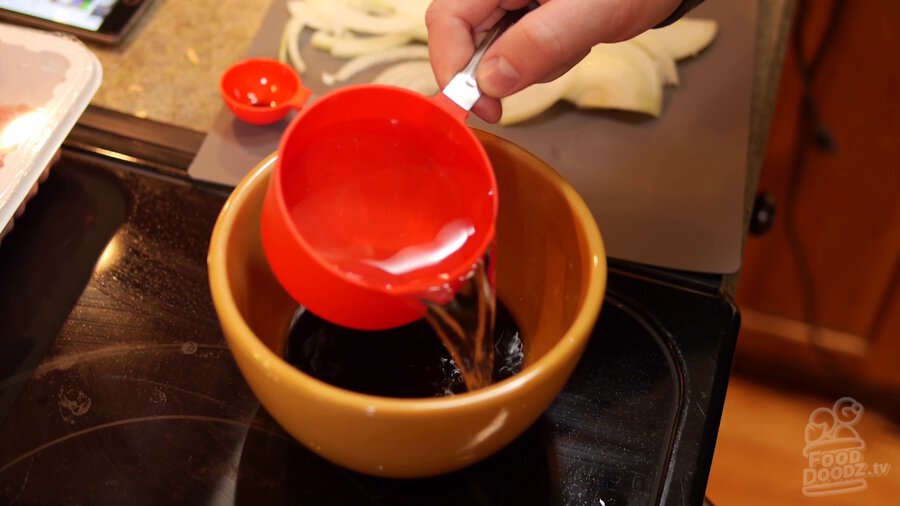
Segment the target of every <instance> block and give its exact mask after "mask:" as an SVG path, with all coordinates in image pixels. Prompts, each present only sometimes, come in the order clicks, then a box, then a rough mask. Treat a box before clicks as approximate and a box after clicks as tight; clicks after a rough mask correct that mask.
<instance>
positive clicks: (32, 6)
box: [0, 0, 119, 31]
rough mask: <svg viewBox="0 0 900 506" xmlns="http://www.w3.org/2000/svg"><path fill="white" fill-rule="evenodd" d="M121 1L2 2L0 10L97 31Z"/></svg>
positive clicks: (36, 0) (5, 0)
mask: <svg viewBox="0 0 900 506" xmlns="http://www.w3.org/2000/svg"><path fill="white" fill-rule="evenodd" d="M118 1H119V0H0V8H3V9H7V10H10V11H14V12H18V13H21V14H27V15H29V16H34V17H37V18H41V19H46V20H47V21H55V22H57V23H62V24H64V25H70V26H75V27H78V28H83V29H85V30H91V31H97V30H98V29H99V28H100V26H101V25H103V21H104V20H105V19H106V17H107V16H108V15H109V13H110V12H112V9H113V6H115V5H116V3H118Z"/></svg>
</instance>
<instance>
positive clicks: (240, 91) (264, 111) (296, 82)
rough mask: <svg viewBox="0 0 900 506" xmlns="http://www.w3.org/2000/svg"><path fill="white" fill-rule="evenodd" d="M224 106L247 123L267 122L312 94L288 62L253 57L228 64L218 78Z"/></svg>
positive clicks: (272, 120) (280, 115) (295, 107)
mask: <svg viewBox="0 0 900 506" xmlns="http://www.w3.org/2000/svg"><path fill="white" fill-rule="evenodd" d="M219 92H220V94H221V95H222V99H223V100H224V101H225V105H227V106H228V108H229V109H231V112H233V113H234V115H235V116H237V117H238V118H240V119H241V120H243V121H246V122H247V123H252V124H254V125H265V124H268V123H274V122H276V121H279V120H281V119H282V118H284V117H285V116H287V114H288V113H289V112H291V110H295V109H296V110H299V109H301V108H302V107H303V105H304V104H305V103H306V101H307V100H308V99H309V97H310V95H312V91H311V90H310V89H309V88H306V87H305V86H303V81H302V80H301V79H300V76H299V75H298V74H297V72H295V71H294V69H293V68H291V67H290V66H289V65H286V64H284V63H281V62H280V61H278V60H272V59H268V58H252V59H249V60H243V61H240V62H238V63H236V64H234V65H232V66H231V67H229V68H228V69H227V70H226V71H225V72H224V73H223V74H222V78H221V79H220V80H219Z"/></svg>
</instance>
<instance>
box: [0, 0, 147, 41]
mask: <svg viewBox="0 0 900 506" xmlns="http://www.w3.org/2000/svg"><path fill="white" fill-rule="evenodd" d="M150 2H151V0H0V20H3V21H10V22H14V23H19V24H24V25H30V26H35V27H38V28H44V29H47V30H57V31H61V32H68V33H71V34H74V35H76V36H77V37H79V38H81V39H84V40H88V41H93V42H99V43H102V44H110V45H112V44H117V43H119V42H120V41H121V40H122V39H123V38H124V37H125V35H126V34H127V33H128V30H129V29H131V27H132V26H134V24H135V22H136V21H137V20H138V18H139V17H140V16H141V14H142V13H143V12H145V11H146V9H147V6H148V5H149V4H150Z"/></svg>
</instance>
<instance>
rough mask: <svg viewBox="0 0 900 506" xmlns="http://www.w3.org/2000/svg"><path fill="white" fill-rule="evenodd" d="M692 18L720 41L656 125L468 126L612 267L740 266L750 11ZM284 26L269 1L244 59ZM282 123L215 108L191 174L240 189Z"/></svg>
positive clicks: (545, 122)
mask: <svg viewBox="0 0 900 506" xmlns="http://www.w3.org/2000/svg"><path fill="white" fill-rule="evenodd" d="M691 15H692V16H695V17H708V18H713V19H716V20H717V21H718V22H719V34H718V37H717V38H716V40H715V42H714V43H713V44H712V46H710V47H709V48H708V49H707V50H706V51H704V52H703V53H702V54H701V55H700V56H698V57H697V58H694V59H692V60H686V61H683V62H681V63H679V65H678V71H679V74H680V78H681V84H680V85H679V87H677V88H670V89H668V90H667V92H666V95H665V104H664V107H663V113H662V116H661V117H660V118H656V119H650V118H644V117H641V116H636V115H630V114H625V113H618V112H613V111H580V110H577V109H575V108H573V107H572V106H569V105H567V104H557V105H556V106H554V108H553V109H551V110H550V111H548V112H546V113H545V114H543V115H542V116H541V117H539V118H536V119H534V120H531V121H529V122H527V123H523V124H520V125H513V126H508V127H500V126H494V125H487V124H485V123H483V122H481V121H480V120H478V119H473V120H471V121H470V124H471V125H472V126H475V127H477V128H482V129H485V130H488V131H491V132H494V133H496V134H498V135H500V136H502V137H504V138H506V139H509V140H511V141H513V142H515V143H516V144H518V145H520V146H522V147H524V148H526V149H527V150H529V151H531V152H532V153H534V154H536V155H537V156H539V157H540V158H541V159H543V160H544V161H545V162H547V163H548V164H549V165H550V166H552V167H554V168H555V169H556V170H557V171H558V172H560V173H561V174H562V175H563V176H564V177H565V178H566V179H567V180H568V181H569V182H570V183H571V184H572V185H573V186H574V187H575V189H576V190H577V191H578V192H579V193H580V194H581V196H582V197H583V198H584V199H585V201H586V202H587V203H588V205H589V206H590V208H591V210H592V211H593V213H594V216H595V217H596V219H597V223H598V224H599V226H600V231H601V234H602V235H603V238H604V241H605V242H606V246H607V250H608V252H609V255H610V256H612V257H615V258H620V259H623V260H629V261H633V262H640V263H645V264H650V265H655V266H659V267H668V268H673V269H682V270H688V271H697V272H710V273H722V274H725V273H732V272H735V271H737V270H738V268H739V267H740V261H741V248H742V246H741V242H742V213H743V209H744V184H745V176H746V171H747V145H748V137H749V128H750V98H751V85H752V77H753V65H754V50H753V48H754V35H755V28H756V16H757V2H755V1H741V2H723V1H718V2H716V1H707V2H706V3H704V4H703V5H701V6H700V7H699V8H698V9H697V10H696V11H694V12H693V13H692V14H691ZM286 19H287V10H286V8H285V2H284V0H275V1H274V2H273V4H272V7H271V9H270V11H269V13H268V14H267V16H266V18H265V19H264V20H263V23H262V26H261V27H260V30H259V33H258V35H257V37H256V39H255V40H254V41H253V43H252V45H251V47H250V50H249V51H248V55H247V56H265V57H275V56H276V55H277V50H278V41H279V38H280V35H281V31H282V27H283V26H284V23H285V21H286ZM303 56H304V59H305V60H306V62H307V65H308V67H309V68H308V70H307V72H306V73H305V74H304V82H305V83H306V85H307V86H309V87H310V88H312V89H313V91H314V92H315V93H316V94H317V95H318V94H321V93H324V92H327V91H328V90H329V88H328V87H327V86H325V85H324V84H323V83H322V82H321V80H320V77H319V76H320V75H321V72H322V71H334V70H336V69H337V68H338V67H339V66H340V63H341V62H339V61H336V60H334V59H332V58H330V57H328V56H327V55H325V54H323V53H322V52H319V51H317V50H314V49H311V48H307V47H304V52H303ZM379 70H381V69H380V68H376V69H372V70H371V71H369V72H366V73H363V74H360V75H359V76H357V78H356V79H354V80H353V81H352V82H353V83H356V82H365V81H366V80H369V79H372V78H373V77H374V75H375V74H376V73H377V72H378V71H379ZM289 119H290V118H288V119H286V120H284V121H283V122H281V123H279V124H276V125H269V126H265V127H257V126H251V125H247V124H244V123H241V122H240V121H238V120H235V119H234V118H233V116H232V115H231V114H230V112H229V111H228V110H227V109H225V108H224V107H223V108H222V110H221V111H220V113H219V114H218V116H217V117H216V120H215V122H214V124H213V127H212V129H211V130H210V132H209V133H208V135H207V137H206V139H205V141H204V143H203V145H202V147H201V149H200V152H199V153H198V155H197V157H196V158H195V160H194V162H193V164H192V165H191V167H190V169H189V174H190V175H191V176H192V177H194V178H196V179H201V180H207V181H213V182H216V183H222V184H226V185H234V184H236V183H237V182H238V181H239V180H240V179H241V177H243V175H244V174H246V173H247V172H248V171H249V170H250V169H252V168H253V167H254V166H255V165H256V163H257V162H258V161H259V160H261V159H262V158H263V157H265V156H266V155H268V154H270V153H272V152H273V151H275V149H276V147H277V145H278V140H279V137H280V135H281V132H282V131H283V130H284V128H285V127H286V126H287V122H288V121H289Z"/></svg>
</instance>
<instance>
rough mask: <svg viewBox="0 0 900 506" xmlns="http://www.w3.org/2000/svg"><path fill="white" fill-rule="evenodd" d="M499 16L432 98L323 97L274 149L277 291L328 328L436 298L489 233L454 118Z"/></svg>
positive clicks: (475, 144)
mask: <svg viewBox="0 0 900 506" xmlns="http://www.w3.org/2000/svg"><path fill="white" fill-rule="evenodd" d="M520 15H521V14H520V13H514V14H513V13H511V15H507V16H506V17H504V19H503V20H501V22H500V23H498V25H497V26H495V27H494V29H493V30H492V32H491V33H490V34H488V36H487V37H486V38H485V40H484V41H483V42H482V43H481V44H480V46H479V48H478V50H477V51H476V53H475V55H474V56H473V58H472V61H470V62H469V64H468V65H467V66H466V68H465V69H464V70H463V71H462V72H460V73H459V74H458V75H457V76H456V77H455V78H454V79H453V80H452V81H451V82H450V84H448V85H447V87H446V88H445V89H444V90H443V91H442V92H441V93H438V94H437V95H436V96H433V97H426V96H423V95H420V94H418V93H415V92H411V91H408V90H404V89H400V88H395V87H389V86H379V85H362V86H351V87H347V88H344V89H340V90H337V91H333V92H330V93H328V94H326V95H323V96H322V97H321V98H320V99H318V100H317V101H316V102H314V103H313V104H312V105H310V106H308V107H306V108H304V109H303V110H302V111H301V112H300V113H299V114H298V115H297V117H295V118H294V120H293V121H292V122H291V124H290V126H289V127H288V129H287V131H286V132H285V133H284V135H283V137H282V139H281V143H280V145H279V147H278V161H277V162H276V165H275V167H274V170H273V173H272V176H271V179H270V182H269V187H268V189H267V194H266V197H265V199H264V203H263V208H262V216H261V236H262V243H263V249H264V251H265V254H266V258H267V260H268V263H269V265H270V267H271V268H272V272H273V273H274V274H275V276H276V278H277V279H278V280H279V282H280V283H281V285H282V286H283V287H284V288H285V289H286V290H287V292H288V293H289V294H290V295H291V296H292V297H294V299H296V300H297V301H298V302H299V303H300V304H302V305H303V306H305V307H306V308H307V309H308V310H309V311H312V312H313V313H315V314H316V315H318V316H320V317H322V318H325V319H326V320H330V321H332V322H334V323H337V324H339V325H343V326H346V327H352V328H357V329H365V330H375V329H385V328H391V327H396V326H400V325H404V324H406V323H409V322H412V321H414V320H416V319H419V318H421V317H422V316H423V315H424V314H425V311H426V307H425V304H424V303H423V300H425V299H430V300H435V301H437V302H446V301H448V300H449V299H450V298H452V296H453V293H454V291H455V290H456V289H457V288H458V287H459V286H460V285H461V284H462V282H463V281H465V279H466V278H467V277H468V275H470V274H471V272H472V269H473V267H474V266H475V264H476V263H477V262H478V261H479V260H480V259H481V258H482V257H483V256H484V254H485V252H486V251H487V250H488V248H489V247H490V245H491V243H492V242H493V240H494V226H495V221H496V218H497V182H496V180H495V179H494V172H493V169H492V168H491V164H490V160H489V159H488V157H487V154H486V153H485V151H484V148H483V147H482V146H481V143H480V142H479V141H478V139H477V138H476V137H475V135H474V134H473V132H472V131H471V130H470V129H469V127H468V126H467V125H466V123H465V121H466V118H467V117H468V111H469V109H471V107H472V106H473V105H474V104H475V102H476V101H477V100H478V98H479V97H480V96H481V92H480V90H479V89H478V87H477V85H476V83H475V76H474V74H475V68H476V67H477V66H478V63H479V61H480V60H481V58H482V56H483V55H484V52H485V51H486V49H487V47H488V46H489V45H490V44H491V43H492V42H493V41H494V40H495V39H496V38H497V37H498V36H499V35H500V34H501V33H502V32H503V31H504V30H505V29H506V28H507V27H508V26H510V25H511V24H512V23H513V22H514V20H515V19H516V18H517V17H519V16H520Z"/></svg>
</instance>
